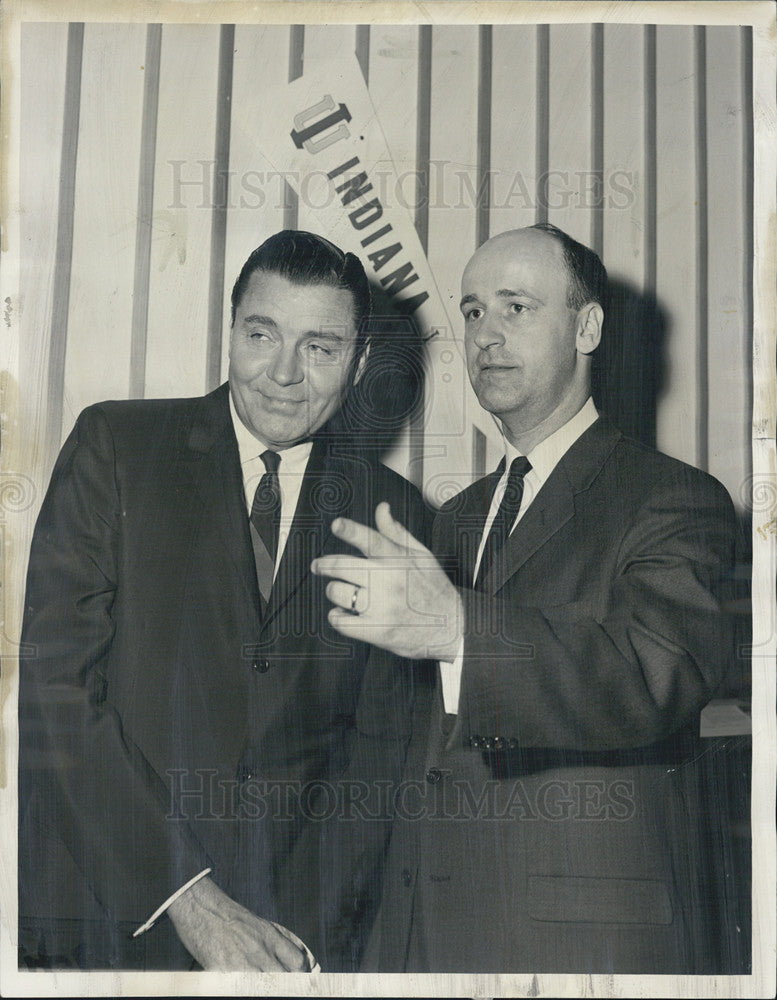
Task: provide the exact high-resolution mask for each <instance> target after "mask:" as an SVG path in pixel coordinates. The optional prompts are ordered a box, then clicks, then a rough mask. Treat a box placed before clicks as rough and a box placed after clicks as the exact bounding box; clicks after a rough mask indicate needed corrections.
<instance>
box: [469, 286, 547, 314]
mask: <svg viewBox="0 0 777 1000" xmlns="http://www.w3.org/2000/svg"><path fill="white" fill-rule="evenodd" d="M496 294H497V295H498V296H499V298H500V299H517V298H524V299H531V300H532V302H539V303H541V304H543V305H544V302H543V301H542V299H540V298H538V297H537V296H536V295H532V294H531V292H525V291H523V290H522V289H519V290H518V291H515V290H513V289H512V288H500V289H498V290H497V293H496ZM479 301H480V299H479V298H478V296H477V295H473V294H471V293H470V294H469V295H465V296H464V298H463V299H462V300H461V302H460V303H459V309H461V308H463V307H464V306H465V305H467V304H468V303H469V302H479Z"/></svg>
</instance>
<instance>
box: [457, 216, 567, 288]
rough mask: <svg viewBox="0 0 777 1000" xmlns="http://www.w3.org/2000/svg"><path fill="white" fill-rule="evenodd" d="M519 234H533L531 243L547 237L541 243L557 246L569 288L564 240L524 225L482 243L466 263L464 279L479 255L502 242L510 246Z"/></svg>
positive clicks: (559, 259) (530, 238)
mask: <svg viewBox="0 0 777 1000" xmlns="http://www.w3.org/2000/svg"><path fill="white" fill-rule="evenodd" d="M519 234H523V235H524V236H525V235H526V234H531V235H530V236H528V241H529V243H531V242H532V241H534V242H536V241H537V239H536V238H537V237H545V239H544V240H540V243H543V242H544V243H547V244H551V245H553V246H554V247H555V252H556V257H557V260H558V263H559V265H560V266H561V268H562V270H563V272H564V274H565V275H566V277H567V288H569V285H570V283H571V280H572V276H571V275H570V273H569V268H568V266H567V262H566V256H565V253H564V246H563V244H562V242H561V241H560V240H559V239H558V238H557V237H555V236H553V234H552V233H546V232H544V231H543V230H542V229H532V228H531V226H523V227H522V228H521V229H508V230H506V231H505V232H504V233H497V235H496V236H492V237H491V239H489V240H486V242H485V243H481V244H480V246H479V247H478V248H477V250H476V251H475V252H474V253H473V254H472V256H471V257H470V259H469V260H468V261H467V263H466V264H465V266H464V271H463V272H462V281H463V280H464V277H465V276H466V274H467V271H468V270H469V268H470V267H471V265H472V264H473V263H474V262H475V261H476V260H477V259H478V257H479V256H480V257H483V256H485V255H486V254H488V252H489V250H490V249H493V248H497V247H498V246H499V245H500V244H507V246H509V245H510V244H511V243H515V242H516V237H518V236H519Z"/></svg>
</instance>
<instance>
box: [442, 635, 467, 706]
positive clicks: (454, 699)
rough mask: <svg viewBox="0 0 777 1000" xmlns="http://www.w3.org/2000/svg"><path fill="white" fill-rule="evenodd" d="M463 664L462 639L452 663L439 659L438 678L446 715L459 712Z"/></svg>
mask: <svg viewBox="0 0 777 1000" xmlns="http://www.w3.org/2000/svg"><path fill="white" fill-rule="evenodd" d="M463 666H464V640H463V639H462V641H461V642H460V643H459V650H458V652H457V653H456V658H455V660H454V661H453V663H448V662H447V661H446V660H440V679H441V681H442V704H443V708H444V709H445V711H446V712H447V713H448V715H458V714H459V691H460V689H461V669H462V667H463Z"/></svg>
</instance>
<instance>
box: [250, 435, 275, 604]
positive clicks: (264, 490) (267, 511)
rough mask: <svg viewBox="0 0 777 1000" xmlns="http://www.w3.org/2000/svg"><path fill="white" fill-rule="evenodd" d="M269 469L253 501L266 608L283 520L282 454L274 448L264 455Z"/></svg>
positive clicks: (254, 541)
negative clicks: (280, 466) (280, 476)
mask: <svg viewBox="0 0 777 1000" xmlns="http://www.w3.org/2000/svg"><path fill="white" fill-rule="evenodd" d="M260 458H261V459H262V462H264V467H265V470H266V471H265V473H264V475H263V476H262V478H261V479H260V480H259V485H258V486H257V487H256V493H254V502H253V504H252V505H251V518H250V520H251V542H252V544H253V548H254V560H255V562H256V579H257V582H258V584H259V593H260V594H261V596H262V601H263V604H262V611H264V610H265V608H266V606H267V604H268V603H269V600H270V591H271V590H272V584H273V577H274V575H275V560H276V557H277V555H278V535H279V533H280V523H281V487H280V483H279V481H278V466H279V465H280V461H281V457H280V455H278V454H277V452H274V451H265V452H262V454H261V455H260Z"/></svg>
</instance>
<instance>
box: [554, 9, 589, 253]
mask: <svg viewBox="0 0 777 1000" xmlns="http://www.w3.org/2000/svg"><path fill="white" fill-rule="evenodd" d="M591 78H592V73H591V25H589V24H554V25H551V27H550V102H549V106H550V111H549V114H550V139H549V154H548V167H549V177H548V184H547V195H548V221H549V222H552V223H553V224H554V225H556V226H559V227H560V228H561V229H563V230H565V232H567V233H569V235H570V236H573V237H574V238H575V239H576V240H580V242H581V243H585V244H586V245H588V246H590V244H591V234H592V226H591V222H592V218H591V217H592V202H593V197H594V192H593V190H592V183H593V182H592V178H591V169H592V166H593V163H592V157H591V141H592V136H591V100H592V94H591Z"/></svg>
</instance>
